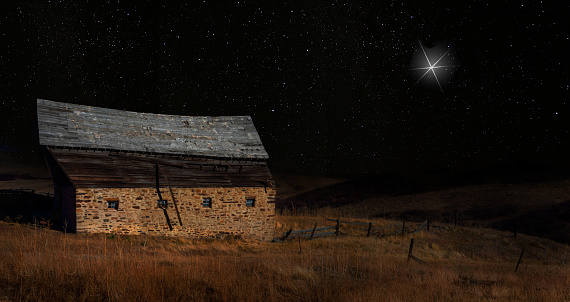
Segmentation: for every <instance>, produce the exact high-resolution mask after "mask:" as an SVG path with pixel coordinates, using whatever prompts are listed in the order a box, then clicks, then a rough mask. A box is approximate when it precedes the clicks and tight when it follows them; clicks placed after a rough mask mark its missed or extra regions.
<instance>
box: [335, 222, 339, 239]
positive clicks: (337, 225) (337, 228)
mask: <svg viewBox="0 0 570 302" xmlns="http://www.w3.org/2000/svg"><path fill="white" fill-rule="evenodd" d="M338 233H340V218H337V219H336V231H335V235H336V237H338Z"/></svg>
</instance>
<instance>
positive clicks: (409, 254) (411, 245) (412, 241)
mask: <svg viewBox="0 0 570 302" xmlns="http://www.w3.org/2000/svg"><path fill="white" fill-rule="evenodd" d="M413 248H414V238H412V240H411V241H410V250H409V251H408V263H410V258H412V249H413Z"/></svg>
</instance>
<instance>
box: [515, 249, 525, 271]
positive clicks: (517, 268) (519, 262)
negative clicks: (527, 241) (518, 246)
mask: <svg viewBox="0 0 570 302" xmlns="http://www.w3.org/2000/svg"><path fill="white" fill-rule="evenodd" d="M523 254H524V249H523V250H522V252H521V256H520V257H519V261H518V262H517V267H516V268H515V273H516V272H517V271H518V270H519V265H520V264H521V260H522V256H523Z"/></svg>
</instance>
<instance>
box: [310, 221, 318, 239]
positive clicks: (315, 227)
mask: <svg viewBox="0 0 570 302" xmlns="http://www.w3.org/2000/svg"><path fill="white" fill-rule="evenodd" d="M316 229H317V223H316V222H315V226H314V227H313V231H312V232H311V237H310V238H309V239H313V236H315V230H316Z"/></svg>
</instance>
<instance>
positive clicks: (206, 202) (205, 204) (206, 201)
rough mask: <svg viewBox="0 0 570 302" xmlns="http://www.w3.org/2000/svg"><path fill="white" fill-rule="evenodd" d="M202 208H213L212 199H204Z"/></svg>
mask: <svg viewBox="0 0 570 302" xmlns="http://www.w3.org/2000/svg"><path fill="white" fill-rule="evenodd" d="M202 206H203V207H204V208H211V207H212V198H202Z"/></svg>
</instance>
